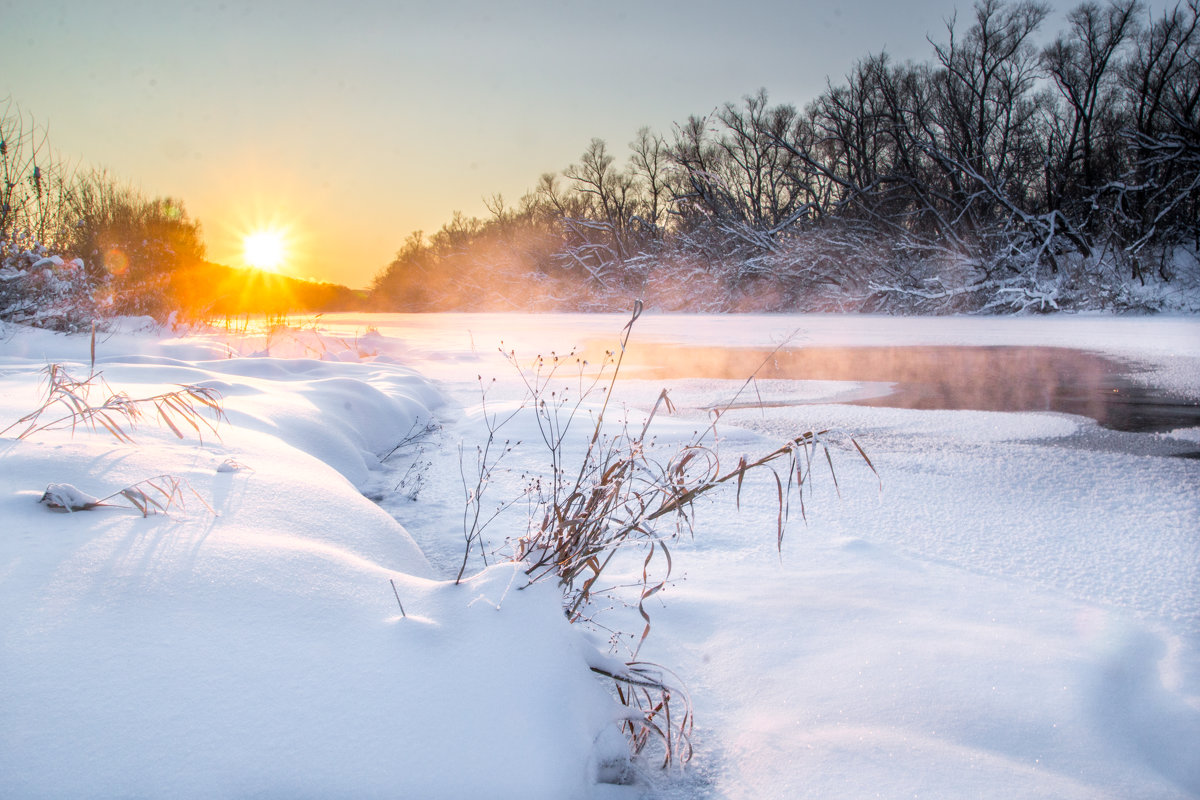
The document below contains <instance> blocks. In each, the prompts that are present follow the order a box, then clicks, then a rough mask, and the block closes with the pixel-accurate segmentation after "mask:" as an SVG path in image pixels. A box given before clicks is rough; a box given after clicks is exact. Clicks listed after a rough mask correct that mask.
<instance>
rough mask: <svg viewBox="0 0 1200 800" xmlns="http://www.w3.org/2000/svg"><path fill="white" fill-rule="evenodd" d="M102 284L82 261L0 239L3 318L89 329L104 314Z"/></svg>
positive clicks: (0, 308)
mask: <svg viewBox="0 0 1200 800" xmlns="http://www.w3.org/2000/svg"><path fill="white" fill-rule="evenodd" d="M96 288H97V282H96V281H95V280H94V279H93V278H92V276H91V275H90V274H89V271H88V269H87V267H86V265H85V264H84V262H83V260H82V259H80V258H73V259H70V260H67V259H65V258H64V257H63V256H61V255H57V254H49V253H48V251H47V249H46V248H45V247H42V246H40V245H35V246H34V247H33V248H32V249H27V248H24V247H21V246H19V245H17V244H15V243H12V242H6V241H0V320H3V321H5V322H15V323H20V324H24V325H33V326H36V327H41V328H51V329H53V330H60V331H67V332H79V331H84V330H87V329H88V328H90V327H91V325H92V323H93V322H94V321H95V320H96V318H97V317H98V316H99V315H100V314H101V313H102V308H101V307H100V306H99V305H98V304H97V299H96Z"/></svg>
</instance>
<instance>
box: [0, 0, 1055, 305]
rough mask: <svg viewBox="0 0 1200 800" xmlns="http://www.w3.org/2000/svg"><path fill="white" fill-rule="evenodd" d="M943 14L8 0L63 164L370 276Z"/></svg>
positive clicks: (911, 49) (915, 44) (913, 33)
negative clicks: (582, 160) (697, 120)
mask: <svg viewBox="0 0 1200 800" xmlns="http://www.w3.org/2000/svg"><path fill="white" fill-rule="evenodd" d="M1058 5H1059V7H1061V8H1068V7H1070V6H1072V5H1074V3H1066V2H1060V3H1059V4H1058ZM959 7H960V17H961V18H962V20H963V23H967V22H968V20H969V16H970V13H971V12H970V6H969V4H966V3H960V4H959ZM953 11H954V3H953V2H952V0H918V1H917V2H904V3H899V2H898V3H887V2H880V0H847V2H842V3H818V2H812V0H797V1H796V2H755V1H754V0H742V2H724V1H721V0H686V1H682V2H681V1H677V0H665V1H664V2H651V0H642V2H625V1H624V0H618V1H615V2H607V3H584V2H572V1H571V0H557V1H556V2H545V1H543V0H537V1H536V2H519V3H503V2H498V1H497V2H491V3H488V2H479V1H477V0H441V1H440V2H410V1H407V0H406V1H403V2H401V1H397V2H369V1H368V0H345V1H344V2H339V3H318V2H274V1H267V2H235V1H234V0H227V2H171V1H170V0H157V1H156V2H141V1H140V0H123V1H122V2H103V0H37V1H36V2H35V1H34V0H0V27H2V28H3V29H4V30H5V42H4V46H3V47H2V48H0V76H2V77H0V81H2V82H0V100H2V99H3V98H4V97H5V96H8V97H9V98H10V99H11V100H12V101H13V102H14V103H15V104H18V105H19V106H20V108H21V109H22V110H23V111H24V112H27V113H29V114H32V115H33V116H34V117H35V118H36V120H37V122H38V123H40V124H44V125H48V126H49V129H50V141H51V143H52V144H53V146H54V147H55V149H56V151H57V152H58V153H60V154H61V155H62V156H63V157H64V158H65V159H67V160H69V161H71V162H72V163H74V164H78V165H81V166H85V167H91V166H103V167H107V168H108V169H109V170H110V171H111V172H112V173H113V174H115V175H116V176H118V177H120V178H122V179H125V180H128V181H129V182H130V183H132V184H133V185H135V186H137V187H138V188H140V189H141V190H142V191H143V192H145V193H146V194H148V195H164V194H170V195H173V196H177V197H181V198H182V199H183V200H184V201H185V204H186V206H187V208H188V210H189V211H190V212H191V214H192V216H193V217H195V218H198V219H199V220H200V221H201V223H202V224H203V226H204V231H205V238H206V240H207V241H208V245H209V255H210V257H212V258H213V259H214V260H217V261H222V262H225V263H236V262H237V261H238V260H239V257H240V240H239V234H240V233H241V232H244V231H245V230H247V229H248V228H251V227H254V226H257V225H262V224H266V223H268V222H270V221H272V220H278V221H280V222H283V223H288V224H291V225H292V226H293V228H294V230H295V231H296V235H295V242H294V250H295V253H294V258H293V263H292V265H291V270H290V271H291V272H293V274H298V275H301V276H306V277H315V278H320V279H326V280H337V281H341V282H345V283H348V284H350V285H352V286H365V285H367V284H368V283H369V282H370V279H371V277H372V276H373V275H375V274H376V273H377V272H378V271H379V270H380V269H381V268H383V267H384V266H386V265H387V263H388V262H389V261H390V260H391V258H392V256H393V254H394V253H395V251H396V250H397V249H399V247H400V246H401V244H402V243H403V242H404V239H405V238H406V236H407V235H408V234H409V232H411V231H413V230H416V229H422V230H424V231H426V232H427V233H432V232H433V231H435V230H437V229H438V228H439V227H441V225H442V224H443V223H445V222H447V221H448V220H449V219H450V216H451V214H452V213H453V212H454V211H455V210H460V211H463V212H464V213H466V214H468V215H481V216H482V215H485V214H486V210H485V208H484V206H483V198H484V197H487V196H490V195H492V194H495V193H501V194H503V195H504V197H505V198H506V199H507V200H511V201H516V200H517V199H518V198H519V197H520V196H521V195H522V194H524V193H525V192H526V191H527V190H528V189H530V188H532V186H533V185H534V183H535V182H536V181H537V178H538V176H539V175H540V174H541V173H543V172H547V171H555V170H559V169H562V168H563V167H565V166H567V165H568V164H569V163H571V162H572V161H574V160H576V159H577V158H578V156H579V154H580V153H581V152H582V151H583V149H584V148H585V147H586V145H587V143H588V141H589V140H590V139H591V138H592V137H594V136H598V137H601V138H603V139H605V140H607V141H608V143H609V145H610V148H611V149H613V150H615V151H616V152H618V153H619V154H620V156H621V157H623V156H624V153H625V144H626V143H627V142H628V141H629V140H631V139H632V138H633V136H634V133H635V132H636V131H637V129H638V128H639V127H641V126H643V125H648V126H650V127H651V128H653V129H655V130H657V131H659V132H663V133H668V132H669V131H670V128H671V125H672V123H674V122H681V121H683V120H684V119H686V117H687V116H688V115H690V114H704V113H706V112H708V111H711V110H712V109H713V108H715V107H717V106H719V105H721V104H722V103H724V102H726V101H731V100H732V101H738V100H740V99H741V98H742V97H743V96H744V95H747V94H750V93H752V92H755V91H756V90H758V89H759V88H760V87H765V88H766V89H767V90H768V92H769V93H770V97H771V100H772V102H775V103H783V102H786V103H792V104H795V105H797V106H803V105H804V104H805V103H807V102H808V101H809V100H811V99H812V98H813V97H814V96H815V95H816V94H817V93H819V92H820V91H821V89H822V88H823V87H824V85H825V80H826V76H830V77H831V78H832V79H833V80H834V82H835V83H837V82H840V76H842V75H844V74H845V73H846V72H847V71H848V70H849V69H850V68H851V66H852V65H853V63H854V62H855V61H856V60H858V59H859V58H861V57H863V56H866V55H868V54H870V53H874V52H878V51H879V50H881V49H884V48H886V49H887V50H888V51H889V52H890V53H891V54H892V55H893V56H894V57H896V58H897V59H899V60H905V59H914V60H925V59H926V58H928V57H929V54H930V46H929V44H928V43H927V42H926V41H925V36H926V35H927V34H928V35H931V36H933V37H934V38H935V39H939V40H940V39H941V38H942V37H943V35H944V33H945V23H944V20H945V18H946V17H948V16H949V15H950V14H952V13H953ZM1060 23H1061V17H1059V16H1055V17H1052V18H1051V20H1050V21H1049V22H1048V24H1047V26H1046V29H1045V30H1046V31H1047V32H1049V31H1053V30H1056V29H1058V28H1059V26H1060Z"/></svg>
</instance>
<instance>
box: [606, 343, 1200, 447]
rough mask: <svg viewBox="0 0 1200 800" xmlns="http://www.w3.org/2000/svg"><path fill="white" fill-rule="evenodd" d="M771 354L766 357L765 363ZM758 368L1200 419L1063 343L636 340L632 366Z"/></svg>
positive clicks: (981, 398)
mask: <svg viewBox="0 0 1200 800" xmlns="http://www.w3.org/2000/svg"><path fill="white" fill-rule="evenodd" d="M764 361H765V362H766V363H764ZM759 364H763V367H762V369H760V370H759V372H758V377H760V378H779V379H791V380H822V381H872V382H885V383H892V384H894V391H893V392H892V393H891V394H888V395H886V396H884V397H874V398H870V399H864V400H856V401H852V402H854V403H855V404H858V405H867V406H886V407H892V408H914V409H926V410H934V409H973V410H980V411H1059V412H1065V413H1069V414H1080V415H1084V416H1088V417H1091V418H1092V419H1094V420H1096V421H1097V422H1098V423H1100V425H1102V426H1104V427H1106V428H1111V429H1114V430H1121V431H1139V432H1151V431H1169V430H1174V429H1176V428H1181V427H1189V426H1193V425H1200V404H1198V403H1196V402H1195V401H1191V400H1187V399H1184V398H1178V397H1171V396H1169V395H1167V394H1166V393H1164V392H1162V391H1160V390H1157V389H1155V388H1154V387H1146V386H1140V385H1136V384H1134V383H1133V382H1132V381H1130V380H1129V379H1128V378H1126V377H1125V375H1126V374H1128V373H1129V372H1130V367H1129V366H1128V365H1126V364H1122V363H1121V362H1118V361H1116V360H1113V359H1110V358H1106V357H1104V356H1100V355H1097V354H1095V353H1089V352H1085V351H1081V350H1072V349H1069V348H1061V347H846V348H829V347H806V348H796V349H788V350H781V351H779V352H777V353H775V354H774V356H771V352H770V351H769V350H757V349H753V348H737V347H724V348H708V347H688V346H680V345H668V344H655V343H647V342H638V343H635V344H631V345H630V347H629V351H628V352H627V353H626V356H625V367H627V368H630V369H631V370H636V374H637V375H639V376H641V377H649V378H654V379H664V380H668V379H677V378H720V379H730V380H744V379H745V378H746V377H747V376H749V375H750V374H751V373H753V372H754V370H755V368H756V367H758V365H759Z"/></svg>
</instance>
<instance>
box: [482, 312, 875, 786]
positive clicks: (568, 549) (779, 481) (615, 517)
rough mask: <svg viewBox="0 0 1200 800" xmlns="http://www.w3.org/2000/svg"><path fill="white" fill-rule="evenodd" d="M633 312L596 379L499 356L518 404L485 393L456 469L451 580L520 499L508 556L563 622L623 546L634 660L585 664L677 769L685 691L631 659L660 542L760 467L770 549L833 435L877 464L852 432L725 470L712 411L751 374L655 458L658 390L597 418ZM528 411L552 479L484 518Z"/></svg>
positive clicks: (532, 484) (666, 564)
mask: <svg viewBox="0 0 1200 800" xmlns="http://www.w3.org/2000/svg"><path fill="white" fill-rule="evenodd" d="M640 314H641V304H640V303H638V304H637V305H636V306H635V308H634V312H633V315H632V317H631V319H630V320H629V322H628V323H627V324H626V325H625V327H624V329H623V330H622V332H621V337H620V348H619V350H618V351H616V352H610V353H608V354H606V357H605V362H604V363H603V364H602V365H601V366H600V370H599V372H598V373H592V374H591V375H589V373H588V365H587V364H586V362H583V361H582V360H580V359H577V358H575V357H574V354H569V355H568V356H566V357H561V356H556V355H551V357H550V358H545V357H541V356H539V357H538V358H537V359H536V360H535V361H534V362H533V364H532V366H531V367H529V368H525V367H522V365H521V364H520V363H519V362H518V361H517V358H516V355H515V353H513V352H508V353H505V355H506V357H507V358H508V360H509V361H510V363H512V364H513V366H514V367H515V368H516V369H517V370H518V372H519V373H520V375H521V377H522V379H523V380H524V382H525V387H526V391H527V394H526V399H525V401H524V403H523V404H522V405H521V406H520V407H519V408H518V409H517V410H516V411H514V412H512V413H511V414H510V415H509V416H508V417H506V418H504V419H500V418H499V416H498V415H495V414H493V415H491V416H489V415H488V410H487V406H486V392H485V398H484V399H485V405H484V419H485V422H486V424H487V426H488V431H489V435H488V440H487V442H486V444H485V445H482V446H480V447H479V448H478V450H477V454H476V455H477V467H478V469H477V471H476V472H475V473H474V474H473V475H472V479H468V478H467V476H466V474H465V472H464V487H469V488H467V503H466V514H465V517H464V533H465V538H466V548H465V552H464V555H463V566H462V569H460V572H459V579H460V580H461V578H462V575H463V573H464V571H465V569H466V565H467V561H468V557H469V554H470V553H471V551H472V550H473V549H477V550H478V551H479V552H480V554H481V555H484V554H483V546H482V533H483V530H484V528H486V527H487V525H488V524H490V522H491V521H492V520H494V519H495V518H496V516H497V515H498V514H500V513H501V512H502V511H503V510H504V509H505V508H507V507H508V506H510V505H512V504H513V503H516V502H518V501H519V500H521V499H525V500H526V501H527V502H529V504H530V506H531V511H532V513H531V515H530V522H529V526H528V528H527V530H526V533H525V534H524V535H523V536H521V537H520V538H519V539H518V540H517V542H516V548H515V553H514V556H513V557H514V558H515V559H516V560H518V561H520V562H522V563H523V564H524V565H525V573H526V575H527V576H528V579H529V582H530V583H536V582H538V581H542V580H556V581H557V582H558V585H559V587H560V588H561V590H562V593H563V606H564V611H565V613H566V615H567V618H568V619H570V620H571V621H572V622H577V621H580V620H587V619H589V610H590V609H592V608H593V607H594V604H595V603H596V601H597V600H598V599H599V598H600V596H610V595H611V593H612V591H613V590H612V589H611V587H606V586H605V584H604V583H602V582H601V577H602V576H603V575H604V573H605V570H606V569H607V568H608V567H609V565H610V564H611V563H613V560H614V559H615V558H616V557H617V556H618V554H619V553H624V552H627V551H630V550H635V551H636V552H637V553H639V554H640V557H641V562H642V564H641V566H642V568H641V576H640V580H639V581H638V582H637V583H636V585H635V587H634V589H633V591H634V595H635V597H633V598H631V600H630V601H628V602H629V603H630V605H636V608H637V610H638V613H639V614H640V616H641V618H642V620H643V623H644V624H643V627H642V631H641V634H640V637H636V645H634V647H633V648H632V658H631V659H630V660H629V661H627V662H626V663H625V665H624V668H623V669H613V668H609V667H594V670H595V671H596V672H598V673H599V674H602V675H605V676H606V677H609V678H611V679H612V680H613V681H614V682H615V684H616V688H617V693H618V696H619V697H620V699H621V701H622V702H623V703H625V704H626V705H627V706H629V707H630V709H631V712H636V713H631V715H630V717H629V719H628V720H627V721H626V722H625V723H624V724H625V726H626V730H627V733H628V734H629V738H630V742H631V746H632V748H633V750H634V751H635V752H638V751H641V750H642V748H643V747H644V746H645V745H646V742H647V741H648V739H650V738H654V739H657V740H659V741H660V742H661V743H662V745H663V746H664V749H665V756H664V764H669V763H671V762H672V761H677V762H680V763H682V762H685V761H686V760H687V759H688V758H689V757H690V755H691V745H690V732H691V726H692V713H691V707H690V702H689V701H688V700H687V694H686V692H684V691H682V689H680V688H679V687H676V686H673V685H672V684H673V683H674V682H673V681H670V680H668V679H667V678H666V677H665V676H666V674H667V673H666V671H665V670H664V669H663V668H662V667H660V666H657V665H654V664H649V663H647V662H644V661H640V660H638V658H637V654H638V651H639V650H640V649H641V646H642V644H643V643H644V642H645V640H646V637H647V636H648V635H649V634H650V630H651V619H650V614H649V612H648V611H647V608H646V601H647V600H649V599H650V598H651V597H653V596H654V595H655V594H657V593H658V592H660V591H661V590H662V589H663V588H665V587H666V586H667V584H668V581H669V580H670V576H671V571H672V557H671V551H670V546H669V545H670V544H671V542H672V541H673V540H675V539H676V538H677V537H679V536H680V535H682V534H686V535H688V536H692V535H694V504H695V502H696V500H698V499H699V498H701V497H703V496H705V495H707V494H709V493H710V492H712V491H714V490H716V489H717V488H718V487H721V486H723V485H726V484H732V485H733V486H734V487H735V488H736V493H737V495H736V496H737V502H738V505H739V507H740V502H741V489H742V485H743V482H744V480H745V478H746V476H747V475H748V474H750V473H757V472H766V473H767V474H768V475H770V476H771V477H772V478H773V480H774V483H775V487H776V497H777V502H778V511H777V526H776V547H777V549H780V550H781V549H782V544H783V538H784V532H785V528H786V522H787V519H788V516H789V512H790V500H789V498H791V497H792V496H793V494H794V495H796V496H797V497H798V499H799V503H800V512H801V515H802V516H803V515H804V512H805V508H804V490H805V488H806V484H809V483H811V480H810V479H811V477H812V471H813V467H814V464H816V463H819V461H824V462H825V464H826V465H827V466H828V467H829V470H830V473H831V475H832V476H833V480H834V484H835V486H836V484H837V476H836V474H835V473H834V472H833V458H832V455H831V452H830V445H831V444H832V443H833V441H834V440H835V439H847V440H849V442H850V444H851V446H852V447H853V449H854V451H856V452H857V454H858V455H859V456H860V457H861V458H862V459H863V460H864V462H865V463H866V464H867V466H868V467H870V468H871V470H872V471H874V469H875V468H874V465H872V464H871V461H870V459H869V458H868V457H867V455H866V453H865V452H864V451H863V450H862V448H861V447H860V446H859V445H858V443H857V442H856V441H855V440H854V439H853V437H849V436H845V435H844V434H839V433H837V432H835V431H831V430H821V431H807V432H804V433H801V434H798V435H796V436H794V437H793V438H791V439H790V440H788V441H787V442H785V443H783V444H782V445H780V446H779V447H777V448H776V449H774V450H772V451H771V452H769V453H767V454H765V455H763V456H760V457H758V458H754V459H751V458H748V457H746V456H742V457H741V458H739V460H738V462H737V464H736V465H735V466H733V467H732V468H726V467H723V466H722V463H721V459H720V456H719V453H718V447H717V433H716V425H717V422H718V420H719V419H720V416H721V413H723V411H724V410H726V409H728V408H730V407H732V406H733V405H734V404H735V403H736V402H737V400H738V397H740V396H741V394H742V393H743V392H745V390H746V389H747V388H748V387H749V386H750V384H751V382H752V380H753V376H751V377H750V378H748V379H747V381H746V383H745V384H744V385H743V387H742V389H741V390H740V391H739V392H738V394H737V395H736V396H735V397H734V398H733V399H732V400H731V401H730V402H729V404H727V405H726V406H725V407H724V408H723V409H721V410H719V411H717V412H715V413H714V415H713V419H712V422H711V424H710V425H709V426H708V427H707V428H705V429H704V430H703V431H700V432H698V433H697V434H696V435H695V437H694V438H693V440H692V441H691V442H689V443H688V444H686V445H684V446H683V447H680V448H679V449H677V450H674V451H673V452H671V453H669V455H668V457H666V458H665V459H664V458H660V457H659V456H658V455H657V451H656V450H655V448H654V442H653V439H652V437H651V436H650V427H651V424H652V423H653V421H654V419H655V417H656V416H657V414H658V413H659V412H660V411H663V410H665V411H666V412H667V413H672V412H674V410H675V409H674V406H673V404H672V403H671V399H670V397H669V396H668V394H667V391H666V390H665V389H664V390H663V391H662V393H661V394H660V395H659V396H658V399H657V401H656V402H655V404H654V406H653V407H652V408H651V410H650V413H649V414H648V416H647V418H646V420H645V421H644V422H643V423H642V424H641V425H640V426H635V427H632V428H631V427H630V425H629V423H628V421H627V420H626V421H625V422H624V424H622V425H620V426H617V428H616V430H615V432H614V431H613V429H612V426H606V424H605V419H606V415H607V414H608V412H609V403H610V401H611V400H612V397H613V390H614V387H615V383H616V379H617V376H618V374H619V373H620V369H621V362H622V359H623V357H624V354H625V349H626V345H627V343H628V341H629V336H630V334H631V332H632V329H633V325H634V323H635V322H636V321H637V319H638V317H639V316H640ZM572 367H573V368H576V369H577V371H578V375H577V376H575V380H576V381H577V383H576V384H575V386H576V388H575V390H574V391H569V390H567V389H559V388H552V383H553V385H554V386H555V387H558V386H561V383H554V382H555V380H556V379H557V378H559V373H560V371H562V370H563V369H570V368H572ZM597 391H600V392H603V394H604V396H603V402H602V403H601V404H600V407H599V410H598V411H597V412H595V413H594V414H592V413H591V412H588V411H586V409H585V406H584V404H585V402H586V401H587V400H588V399H589V398H590V397H592V396H593V395H594V393H595V392H597ZM525 410H531V411H532V412H533V413H534V414H535V416H536V420H537V426H538V431H539V433H540V434H541V438H542V443H543V445H544V447H545V451H546V455H548V457H549V464H550V468H549V473H548V474H545V475H541V476H537V477H534V478H532V479H530V480H529V483H528V485H527V486H526V489H525V491H524V492H523V493H522V494H521V496H520V497H517V498H513V499H512V500H510V501H509V502H507V503H504V504H502V505H501V506H500V507H499V508H498V509H497V511H496V512H495V513H494V514H492V515H491V516H485V515H483V514H482V513H481V512H482V508H483V506H482V502H481V498H482V495H483V492H484V490H485V489H486V487H487V485H488V483H489V480H490V478H491V475H492V471H493V470H494V469H495V468H496V466H497V465H498V464H499V463H500V462H501V460H502V459H503V458H504V457H505V456H506V455H507V454H508V453H510V452H511V451H512V449H513V447H515V446H516V445H517V444H519V443H513V442H510V441H509V440H501V438H500V436H499V431H500V429H501V428H502V427H503V425H504V424H505V423H506V422H507V421H508V420H510V419H512V418H513V417H515V416H516V415H517V414H519V413H522V412H523V411H525ZM585 417H590V419H591V422H590V427H591V434H590V438H589V439H588V444H587V447H586V449H585V451H584V453H583V455H582V457H580V458H579V459H578V461H575V460H573V459H572V458H571V457H570V456H569V455H568V449H567V446H566V445H567V441H568V436H569V433H570V431H571V429H572V427H574V425H575V423H576V422H578V421H580V420H581V419H583V418H585ZM822 454H823V456H824V458H823V459H822V458H821V456H822ZM472 483H474V486H473V487H471V484H472ZM485 562H486V556H485ZM676 706H678V708H676Z"/></svg>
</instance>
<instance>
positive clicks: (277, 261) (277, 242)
mask: <svg viewBox="0 0 1200 800" xmlns="http://www.w3.org/2000/svg"><path fill="white" fill-rule="evenodd" d="M242 247H243V258H245V260H246V264H247V266H251V267H255V268H257V269H262V270H267V271H269V272H277V271H279V268H280V267H281V266H282V265H283V262H284V259H285V258H286V257H287V245H286V242H285V239H284V235H283V234H282V233H281V232H279V231H278V230H264V231H256V232H255V233H251V234H248V235H247V236H246V237H245V239H244V240H243V243H242Z"/></svg>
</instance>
